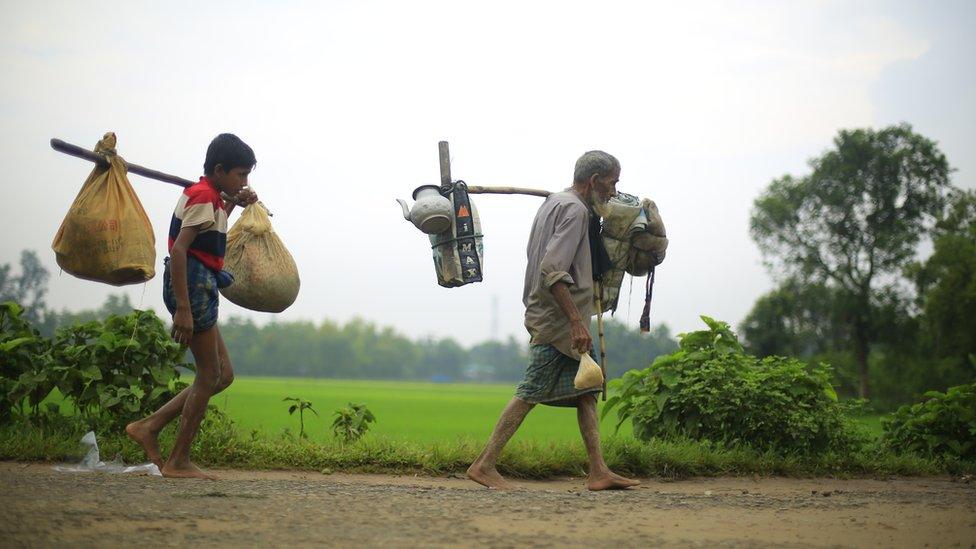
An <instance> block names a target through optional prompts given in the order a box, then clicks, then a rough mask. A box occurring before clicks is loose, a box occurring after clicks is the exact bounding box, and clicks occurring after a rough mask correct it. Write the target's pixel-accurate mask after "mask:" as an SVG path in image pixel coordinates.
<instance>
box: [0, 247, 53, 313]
mask: <svg viewBox="0 0 976 549" xmlns="http://www.w3.org/2000/svg"><path fill="white" fill-rule="evenodd" d="M49 277H50V274H48V272H47V269H45V268H44V265H41V260H40V259H38V257H37V252H35V251H33V250H23V251H22V252H20V276H12V275H11V268H10V264H9V263H6V264H3V265H0V302H4V301H15V302H17V303H18V304H20V306H21V307H23V308H24V317H25V318H27V319H28V320H30V321H31V322H39V321H40V320H41V318H42V317H43V316H44V308H45V303H44V296H45V294H47V279H48V278H49Z"/></svg>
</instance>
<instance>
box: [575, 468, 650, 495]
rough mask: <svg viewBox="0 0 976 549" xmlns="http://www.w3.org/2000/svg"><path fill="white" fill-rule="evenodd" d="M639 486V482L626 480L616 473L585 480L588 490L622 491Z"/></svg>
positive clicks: (592, 476) (602, 474) (609, 472)
mask: <svg viewBox="0 0 976 549" xmlns="http://www.w3.org/2000/svg"><path fill="white" fill-rule="evenodd" d="M639 484H640V481H639V480H634V479H631V478H626V477H622V476H620V475H618V474H617V473H614V472H611V471H607V472H606V473H601V474H598V475H590V477H589V478H588V479H586V487H587V488H588V489H590V490H594V491H595V490H623V489H625V488H633V487H634V486H637V485H639Z"/></svg>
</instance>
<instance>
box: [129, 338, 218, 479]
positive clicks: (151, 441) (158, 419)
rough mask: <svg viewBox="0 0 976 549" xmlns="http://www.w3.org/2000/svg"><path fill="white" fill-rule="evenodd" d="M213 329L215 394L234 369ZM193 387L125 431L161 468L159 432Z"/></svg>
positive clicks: (183, 402)
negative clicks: (215, 341)
mask: <svg viewBox="0 0 976 549" xmlns="http://www.w3.org/2000/svg"><path fill="white" fill-rule="evenodd" d="M213 329H214V330H215V331H217V354H218V358H219V362H218V370H219V372H220V373H219V381H218V382H217V387H216V388H215V390H214V392H213V394H217V393H219V392H221V391H223V390H224V389H226V388H227V387H228V386H229V385H230V384H231V382H232V381H234V370H233V368H232V367H231V364H230V357H229V356H228V353H227V346H226V345H224V339H223V337H221V336H220V332H219V331H218V330H217V328H216V327H214V328H213ZM191 389H192V387H187V388H185V389H183V390H182V391H180V392H179V393H178V394H177V395H176V396H175V397H173V398H171V399H170V400H169V402H167V403H166V404H163V406H162V407H160V408H159V409H158V410H156V411H155V412H153V413H152V415H150V416H148V417H145V418H143V419H140V420H138V421H133V422H132V423H130V424H128V425H126V426H125V432H126V434H128V435H129V438H131V439H132V440H134V441H136V442H138V443H139V445H140V446H142V449H143V450H144V451H145V452H146V456H147V457H148V458H149V461H151V462H153V463H155V464H156V466H157V467H159V468H160V469H162V468H163V457H162V453H161V452H160V451H159V432H160V431H162V430H163V427H166V426H167V425H169V422H171V421H173V420H174V419H176V416H178V415H180V412H182V411H183V406H184V405H185V404H186V398H187V396H188V395H189V394H190V390H191Z"/></svg>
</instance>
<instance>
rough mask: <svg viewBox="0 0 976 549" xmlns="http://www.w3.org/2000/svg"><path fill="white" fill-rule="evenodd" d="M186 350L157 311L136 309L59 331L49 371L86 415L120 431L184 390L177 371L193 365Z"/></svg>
mask: <svg viewBox="0 0 976 549" xmlns="http://www.w3.org/2000/svg"><path fill="white" fill-rule="evenodd" d="M184 352H185V351H184V349H183V348H182V347H181V346H180V345H178V344H177V343H175V342H174V341H173V340H172V339H171V338H170V337H169V333H168V332H167V330H166V328H165V326H164V325H163V323H162V321H161V320H160V319H159V317H157V316H156V314H155V313H154V312H152V311H138V310H136V311H133V312H131V313H130V314H127V315H124V316H116V315H111V316H109V317H108V318H106V319H105V321H104V322H100V321H93V322H87V323H84V324H76V325H74V326H70V327H67V328H61V329H59V330H58V331H57V332H56V333H55V335H54V342H53V345H52V351H51V355H52V364H51V366H50V372H51V376H52V377H53V379H54V380H55V383H56V385H57V388H58V389H59V390H60V391H61V393H62V394H63V395H64V396H65V397H66V398H67V399H68V400H70V401H71V402H72V403H73V404H74V405H75V407H76V408H77V409H78V410H79V411H80V412H81V413H82V414H83V415H85V416H86V417H88V418H89V419H90V420H95V421H98V422H99V423H100V425H101V426H102V427H105V428H109V429H119V430H120V429H122V428H123V427H124V426H125V424H126V423H128V422H129V421H132V420H134V419H137V418H139V417H142V416H145V415H148V414H149V413H151V412H153V411H154V410H156V409H157V408H159V407H160V406H162V405H163V404H164V403H165V402H166V401H167V400H169V399H170V398H172V397H174V396H175V395H176V393H178V392H179V391H181V390H182V389H183V388H184V387H186V383H185V382H182V381H180V380H179V375H180V374H179V371H177V369H176V368H177V367H178V366H183V367H186V368H189V367H190V365H189V364H186V363H183V362H182V357H183V354H184Z"/></svg>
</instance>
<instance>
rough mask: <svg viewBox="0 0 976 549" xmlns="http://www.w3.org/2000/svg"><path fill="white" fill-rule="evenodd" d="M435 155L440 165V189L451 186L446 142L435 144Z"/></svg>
mask: <svg viewBox="0 0 976 549" xmlns="http://www.w3.org/2000/svg"><path fill="white" fill-rule="evenodd" d="M437 153H438V156H439V157H440V164H441V187H444V188H447V187H450V186H451V152H450V151H449V150H448V147H447V141H441V142H439V143H438V144H437Z"/></svg>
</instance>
